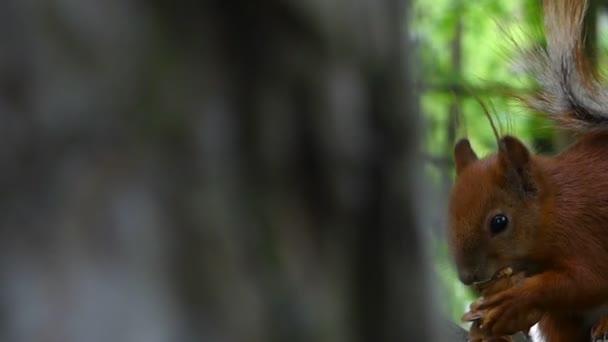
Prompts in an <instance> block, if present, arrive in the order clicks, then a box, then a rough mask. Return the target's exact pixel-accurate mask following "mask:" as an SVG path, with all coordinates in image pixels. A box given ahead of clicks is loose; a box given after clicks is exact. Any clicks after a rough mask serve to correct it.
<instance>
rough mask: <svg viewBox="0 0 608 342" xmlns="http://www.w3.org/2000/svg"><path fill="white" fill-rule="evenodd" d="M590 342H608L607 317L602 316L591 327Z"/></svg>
mask: <svg viewBox="0 0 608 342" xmlns="http://www.w3.org/2000/svg"><path fill="white" fill-rule="evenodd" d="M591 342H608V316H602V317H601V318H600V319H599V320H598V321H597V323H595V325H594V326H593V330H591Z"/></svg>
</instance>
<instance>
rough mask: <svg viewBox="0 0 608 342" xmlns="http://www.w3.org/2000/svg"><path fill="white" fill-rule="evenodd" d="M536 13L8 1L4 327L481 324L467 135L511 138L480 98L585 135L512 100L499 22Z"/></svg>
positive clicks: (375, 331) (451, 330) (0, 239)
mask: <svg viewBox="0 0 608 342" xmlns="http://www.w3.org/2000/svg"><path fill="white" fill-rule="evenodd" d="M591 12H592V13H593V15H592V16H591V18H592V19H591V20H590V24H589V28H590V29H589V31H588V33H587V37H588V42H589V43H590V44H589V49H590V52H592V53H593V55H594V56H598V57H597V59H596V60H597V61H598V64H602V60H603V59H604V58H605V57H603V56H605V55H606V54H605V53H603V52H604V51H605V50H606V48H607V47H608V41H606V39H604V38H603V37H604V36H602V35H600V34H596V33H595V32H596V30H598V31H599V32H603V31H604V30H603V29H602V28H605V26H606V16H605V8H604V5H603V4H602V5H600V4H599V3H598V4H595V5H594V6H592V11H591ZM497 23H498V24H500V27H502V28H499V27H498V26H497V25H496V24H497ZM539 25H540V23H539V6H538V3H537V1H536V0H525V1H524V0H480V1H475V2H471V1H464V0H460V1H453V0H433V1H427V0H417V1H407V0H401V1H397V0H349V1H347V0H332V1H327V0H307V1H297V0H267V1H263V2H258V3H254V2H250V1H238V0H237V1H231V2H226V1H221V0H215V1H211V0H209V1H207V0H203V1H187V0H177V1H173V2H163V1H147V2H142V1H133V0H127V1H125V0H106V1H93V0H54V1H35V0H3V1H0V137H1V141H2V144H0V189H1V192H0V213H1V214H2V216H1V219H0V339H1V340H4V341H13V342H33V341H36V342H39V341H40V342H45V341H53V342H54V341H57V342H59V341H62V342H63V341H86V342H96V341H125V342H130V341H146V342H155V341H159V342H160V341H292V342H294V341H426V340H431V339H435V340H436V339H437V338H438V337H443V338H446V336H447V335H446V334H454V335H451V336H454V337H453V338H452V337H450V338H448V340H454V341H456V340H458V339H463V338H462V336H461V335H458V333H459V330H458V329H457V327H458V324H460V322H459V318H460V315H461V314H462V312H463V311H464V309H465V307H466V305H467V303H468V302H469V301H470V300H471V298H472V297H471V295H470V294H469V293H468V292H467V290H466V289H465V288H463V287H461V286H460V285H459V283H458V281H457V279H456V277H455V273H454V271H453V269H452V267H451V265H450V263H449V260H448V256H447V251H446V245H445V241H444V240H443V229H444V226H445V221H444V213H445V209H446V208H445V203H446V196H447V193H448V191H449V188H450V183H451V181H452V178H453V170H452V162H451V157H450V155H451V148H452V144H453V142H454V140H455V139H456V138H457V137H459V136H464V135H468V136H469V137H470V139H471V141H472V144H473V146H474V148H475V149H476V151H478V153H480V154H485V153H488V152H490V151H492V150H493V148H494V140H493V136H492V134H491V130H490V127H489V125H488V122H487V120H486V119H485V118H484V116H483V113H482V111H481V107H480V106H479V105H478V103H477V102H476V100H475V99H474V97H473V95H475V96H478V97H480V98H481V99H483V101H485V102H486V103H488V104H489V107H490V108H491V110H492V112H493V113H494V114H495V115H496V117H497V118H498V119H499V122H500V126H501V128H502V131H503V132H512V133H514V134H517V135H518V136H519V137H521V138H522V139H524V140H525V141H526V142H528V143H529V144H530V145H531V146H534V147H536V148H537V149H538V150H541V151H545V152H551V151H554V150H555V149H557V148H558V147H559V146H560V144H563V143H565V141H567V137H564V136H563V135H561V134H559V133H556V132H552V131H551V130H548V129H546V126H547V124H546V123H543V122H542V121H539V120H538V119H535V118H534V116H533V115H530V113H527V112H526V111H525V109H524V108H522V107H521V106H518V105H517V104H515V103H513V102H510V101H509V100H508V95H509V94H514V93H515V94H517V93H520V92H523V91H526V90H529V89H530V87H531V83H530V82H529V80H527V79H526V77H525V75H521V74H520V72H519V71H518V70H519V69H518V68H517V64H516V63H512V62H507V61H508V60H509V58H513V60H514V61H517V56H513V49H512V47H511V46H510V45H509V44H508V41H507V39H506V38H505V34H504V32H511V33H514V37H515V39H516V40H517V41H518V42H520V43H522V45H524V46H525V45H526V44H527V43H530V42H532V41H533V40H535V39H540V37H541V35H540V34H539V35H535V34H531V32H532V33H533V32H538V30H539V27H540V26H539ZM524 32H525V33H524ZM457 335H458V337H455V336H457Z"/></svg>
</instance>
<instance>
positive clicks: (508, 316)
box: [471, 290, 542, 336]
mask: <svg viewBox="0 0 608 342" xmlns="http://www.w3.org/2000/svg"><path fill="white" fill-rule="evenodd" d="M471 312H472V313H476V314H474V315H472V316H473V317H478V318H479V327H480V329H481V330H482V331H483V332H484V333H486V334H487V335H489V336H504V335H512V334H515V333H517V332H519V331H528V330H529V329H530V327H532V326H533V325H534V324H536V323H538V321H540V318H541V316H542V312H541V311H539V310H537V309H534V308H531V307H529V305H528V302H527V301H526V300H525V299H524V298H521V296H517V293H516V292H515V291H513V290H506V291H502V292H499V293H497V294H495V295H492V296H489V297H487V298H480V299H479V300H478V301H477V302H475V303H473V304H472V305H471Z"/></svg>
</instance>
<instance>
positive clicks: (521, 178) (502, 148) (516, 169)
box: [498, 136, 536, 193]
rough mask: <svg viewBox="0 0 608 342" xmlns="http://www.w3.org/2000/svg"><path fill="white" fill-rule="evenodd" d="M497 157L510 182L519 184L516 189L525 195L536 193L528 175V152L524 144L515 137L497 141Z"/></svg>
mask: <svg viewBox="0 0 608 342" xmlns="http://www.w3.org/2000/svg"><path fill="white" fill-rule="evenodd" d="M498 155H499V158H500V163H501V165H502V167H503V169H504V170H506V171H507V175H508V177H509V178H510V179H511V180H512V181H515V182H516V183H518V184H519V186H518V187H521V189H522V190H523V191H524V192H526V193H530V192H535V191H536V187H535V185H534V181H533V180H532V177H531V173H530V167H531V165H530V152H529V151H528V148H527V147H526V145H524V143H522V142H521V141H520V140H519V139H517V138H515V137H512V136H505V137H503V138H502V139H500V141H499V152H498Z"/></svg>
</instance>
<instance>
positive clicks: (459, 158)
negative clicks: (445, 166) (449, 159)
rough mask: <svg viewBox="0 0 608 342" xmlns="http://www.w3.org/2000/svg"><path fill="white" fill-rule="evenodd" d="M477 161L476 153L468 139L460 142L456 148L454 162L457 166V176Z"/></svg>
mask: <svg viewBox="0 0 608 342" xmlns="http://www.w3.org/2000/svg"><path fill="white" fill-rule="evenodd" d="M476 160H477V155H476V154H475V151H473V149H472V148H471V144H470V143H469V140H467V139H461V140H459V141H458V142H457V143H456V145H455V146H454V162H455V164H456V174H457V175H458V174H460V172H461V171H462V170H464V168H465V167H467V165H469V164H470V163H472V162H474V161H476Z"/></svg>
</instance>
